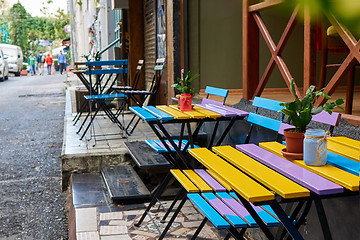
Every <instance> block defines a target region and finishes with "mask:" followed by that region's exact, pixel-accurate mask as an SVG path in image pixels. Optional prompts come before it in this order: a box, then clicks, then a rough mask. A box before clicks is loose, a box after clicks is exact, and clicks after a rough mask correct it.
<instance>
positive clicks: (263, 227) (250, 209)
mask: <svg viewBox="0 0 360 240" xmlns="http://www.w3.org/2000/svg"><path fill="white" fill-rule="evenodd" d="M236 195H237V196H238V198H239V199H240V201H241V203H242V205H243V206H244V207H245V208H246V210H247V211H248V212H249V213H250V215H251V216H252V218H253V219H254V220H255V222H256V223H257V224H258V225H259V227H260V228H261V230H262V231H263V233H264V234H265V235H266V237H267V238H268V239H270V240H273V239H274V236H273V235H272V233H271V232H270V230H269V229H268V227H267V226H266V225H265V223H264V222H263V221H262V220H261V218H260V217H259V215H258V214H257V213H256V212H255V210H254V208H253V207H252V206H251V204H250V203H249V202H248V201H246V200H245V199H244V198H243V197H242V196H241V195H240V194H237V193H236ZM270 206H271V205H270ZM274 211H275V210H274ZM275 213H276V212H275Z"/></svg>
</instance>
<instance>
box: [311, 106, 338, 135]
mask: <svg viewBox="0 0 360 240" xmlns="http://www.w3.org/2000/svg"><path fill="white" fill-rule="evenodd" d="M340 118H341V114H340V113H337V112H332V113H331V114H329V113H327V112H325V111H322V112H321V113H318V114H316V115H314V116H312V118H311V121H314V122H318V123H322V124H325V125H329V131H330V133H331V134H332V133H333V131H334V127H336V126H338V125H339V121H340Z"/></svg>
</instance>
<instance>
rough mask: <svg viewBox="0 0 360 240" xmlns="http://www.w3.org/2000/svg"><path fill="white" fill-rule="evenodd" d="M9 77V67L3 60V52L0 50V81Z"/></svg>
mask: <svg viewBox="0 0 360 240" xmlns="http://www.w3.org/2000/svg"><path fill="white" fill-rule="evenodd" d="M8 77H9V65H8V63H7V61H6V60H5V56H4V53H3V51H2V50H1V49H0V81H3V80H6V79H8Z"/></svg>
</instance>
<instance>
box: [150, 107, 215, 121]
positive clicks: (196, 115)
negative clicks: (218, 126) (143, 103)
mask: <svg viewBox="0 0 360 240" xmlns="http://www.w3.org/2000/svg"><path fill="white" fill-rule="evenodd" d="M156 108H158V109H160V110H161V111H163V112H166V113H167V114H169V115H171V116H173V117H174V119H203V118H213V119H216V118H219V117H221V115H220V114H218V113H215V112H213V111H210V110H207V109H204V108H201V107H197V106H194V107H193V109H192V110H191V111H188V112H183V111H180V109H179V108H178V107H177V105H169V106H167V105H159V106H156Z"/></svg>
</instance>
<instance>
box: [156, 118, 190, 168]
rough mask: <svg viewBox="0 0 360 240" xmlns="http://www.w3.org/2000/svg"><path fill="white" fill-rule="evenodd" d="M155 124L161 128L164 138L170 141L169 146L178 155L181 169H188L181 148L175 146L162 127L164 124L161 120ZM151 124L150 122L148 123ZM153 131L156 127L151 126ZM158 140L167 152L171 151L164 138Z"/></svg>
mask: <svg viewBox="0 0 360 240" xmlns="http://www.w3.org/2000/svg"><path fill="white" fill-rule="evenodd" d="M157 125H158V127H159V129H160V130H161V132H162V133H163V134H164V135H165V137H166V139H167V140H168V141H169V142H170V144H171V146H172V147H173V148H174V149H175V151H176V153H177V155H178V156H179V158H180V160H181V163H182V165H183V168H182V169H189V166H188V164H187V160H186V158H185V156H184V154H183V153H182V152H181V149H180V148H178V146H176V144H175V143H174V141H173V139H172V138H171V136H170V135H169V133H168V132H167V131H166V129H165V128H164V126H163V125H162V123H161V122H159V121H158V122H157ZM150 126H151V124H150ZM152 128H153V131H154V132H155V134H156V133H157V130H156V128H155V127H154V126H153V127H152ZM156 135H157V136H158V137H159V136H160V134H156ZM160 141H161V142H162V143H163V144H164V146H165V147H166V150H167V151H169V153H171V150H170V148H169V146H168V145H167V143H166V142H165V140H164V139H163V138H162V137H161V138H160Z"/></svg>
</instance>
